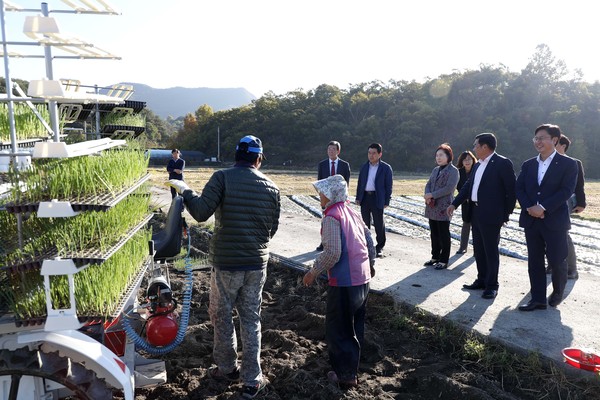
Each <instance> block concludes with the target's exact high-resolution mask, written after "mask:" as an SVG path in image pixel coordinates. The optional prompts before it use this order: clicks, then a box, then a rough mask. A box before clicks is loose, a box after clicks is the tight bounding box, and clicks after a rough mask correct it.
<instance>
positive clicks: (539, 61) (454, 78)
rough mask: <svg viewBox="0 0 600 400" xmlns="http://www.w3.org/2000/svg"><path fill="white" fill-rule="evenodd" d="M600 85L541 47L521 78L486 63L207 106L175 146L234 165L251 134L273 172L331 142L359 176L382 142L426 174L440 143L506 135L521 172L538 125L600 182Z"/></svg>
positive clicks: (465, 145) (501, 139) (391, 154)
mask: <svg viewBox="0 0 600 400" xmlns="http://www.w3.org/2000/svg"><path fill="white" fill-rule="evenodd" d="M599 105H600V83H599V82H595V83H588V82H585V81H583V79H582V74H581V73H580V72H579V71H575V72H570V71H569V70H568V69H567V67H566V65H565V63H564V62H563V61H562V60H558V59H556V58H555V57H554V56H553V54H552V52H551V51H550V49H549V48H548V46H546V45H539V46H538V47H537V49H536V51H535V53H534V54H533V56H532V57H531V59H530V60H529V63H528V65H527V66H526V67H525V68H524V69H523V70H522V71H521V72H520V73H515V72H510V71H509V70H508V69H507V68H506V67H504V66H502V65H500V66H489V65H481V66H480V67H479V69H478V70H467V71H461V72H453V73H451V74H447V75H441V76H439V77H438V78H435V79H430V80H428V81H426V82H424V83H418V82H415V81H410V82H409V81H390V82H388V83H383V82H379V81H374V82H369V83H360V84H355V85H351V86H350V87H349V88H348V89H339V88H338V87H336V86H332V85H327V84H323V85H321V86H319V87H317V88H316V89H313V90H308V91H304V90H297V91H291V92H288V93H286V94H283V95H276V94H274V93H272V92H269V93H267V94H265V95H264V96H262V97H261V98H259V99H256V100H254V101H253V102H252V104H249V105H247V106H243V107H239V108H235V109H230V110H225V111H219V112H216V113H214V112H213V111H212V109H211V108H210V107H209V106H207V105H202V106H200V107H199V108H198V109H197V110H196V112H195V113H194V114H188V115H186V116H185V117H184V119H183V124H182V126H181V127H180V128H179V129H178V130H177V132H176V134H175V135H174V136H173V137H172V138H171V140H170V141H169V145H170V146H172V147H178V148H183V149H189V150H199V151H203V152H205V153H207V154H208V155H211V156H216V154H217V139H218V138H217V132H219V139H220V155H221V159H222V160H223V161H232V160H233V156H234V150H235V144H236V141H237V140H238V139H239V138H240V137H241V136H242V135H245V134H255V135H256V136H258V137H260V138H261V139H262V140H263V143H264V147H265V154H266V156H267V163H268V164H267V165H270V166H275V165H284V164H285V165H291V166H292V167H293V168H315V166H316V164H317V163H318V162H319V161H320V160H321V159H323V158H325V157H326V151H325V150H326V146H327V143H328V141H329V140H338V141H340V142H341V144H342V153H341V157H342V158H343V159H346V160H348V161H349V162H350V163H351V165H352V166H353V170H354V171H356V170H358V168H359V166H360V165H361V164H362V163H364V162H365V161H366V155H367V147H368V146H369V144H370V143H372V142H378V143H381V144H382V146H383V158H384V159H385V160H386V161H387V162H389V163H390V164H391V165H392V166H393V168H394V169H395V170H396V171H403V172H411V171H412V172H428V171H430V170H431V168H432V167H433V166H434V153H435V149H436V148H437V146H438V145H439V144H441V143H446V142H447V143H449V144H450V145H451V146H452V148H453V150H454V152H455V153H456V154H459V153H460V152H462V151H463V150H466V149H471V148H472V143H473V138H474V137H475V135H476V134H478V133H481V132H493V133H495V134H496V136H497V137H498V152H500V153H501V154H504V155H506V156H508V157H509V158H511V159H512V160H513V162H514V164H515V169H516V170H517V171H516V172H517V173H518V169H519V168H520V164H521V163H522V162H523V161H524V160H526V159H528V158H530V157H533V156H535V155H536V154H537V153H536V151H535V149H534V148H533V144H532V142H531V139H532V137H533V132H534V129H535V127H536V126H538V125H540V124H542V123H553V124H558V125H560V127H561V128H562V130H563V132H564V133H565V134H566V135H567V136H569V138H570V139H571V140H572V145H571V148H570V149H569V154H570V155H572V156H573V157H577V158H579V159H581V160H582V161H583V163H584V166H585V167H586V175H587V176H588V177H591V178H598V177H600V163H596V162H594V160H598V159H599V158H600V157H599V156H600V134H599V133H600V132H599V130H600V127H599V123H600V106H599Z"/></svg>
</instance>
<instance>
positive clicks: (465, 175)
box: [456, 150, 477, 254]
mask: <svg viewBox="0 0 600 400" xmlns="http://www.w3.org/2000/svg"><path fill="white" fill-rule="evenodd" d="M476 162H477V158H476V157H475V155H474V154H473V153H471V152H470V151H469V150H466V151H463V152H462V154H461V155H460V156H458V161H457V162H456V168H458V174H459V179H458V184H457V185H456V189H457V190H458V191H459V192H460V189H461V188H462V187H463V185H464V184H465V182H467V180H469V177H470V176H471V171H473V167H474V166H475V163H476ZM460 211H461V214H462V220H463V225H462V230H461V233H460V247H459V248H458V251H457V252H456V254H465V253H466V252H467V247H468V246H469V236H470V233H471V203H470V201H469V200H467V201H465V202H464V203H463V204H462V205H461V206H460Z"/></svg>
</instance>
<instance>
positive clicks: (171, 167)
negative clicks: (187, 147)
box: [167, 149, 185, 197]
mask: <svg viewBox="0 0 600 400" xmlns="http://www.w3.org/2000/svg"><path fill="white" fill-rule="evenodd" d="M171 156H172V158H171V159H170V160H169V163H168V164H167V172H169V179H177V180H180V181H182V180H183V169H184V168H185V160H184V159H183V158H181V152H180V151H179V149H173V150H171ZM175 196H177V191H176V190H175V188H173V187H172V188H171V197H175Z"/></svg>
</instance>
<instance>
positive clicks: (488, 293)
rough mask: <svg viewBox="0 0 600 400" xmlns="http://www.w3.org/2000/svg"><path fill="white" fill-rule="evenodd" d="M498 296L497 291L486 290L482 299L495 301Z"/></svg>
mask: <svg viewBox="0 0 600 400" xmlns="http://www.w3.org/2000/svg"><path fill="white" fill-rule="evenodd" d="M497 295H498V291H497V290H493V289H486V290H484V291H483V294H482V295H481V297H483V298H484V299H494V298H496V296H497Z"/></svg>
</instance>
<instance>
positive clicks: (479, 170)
mask: <svg viewBox="0 0 600 400" xmlns="http://www.w3.org/2000/svg"><path fill="white" fill-rule="evenodd" d="M494 154H496V152H493V153H492V154H490V155H489V156H487V157H486V158H484V159H483V160H479V167H477V171H475V176H474V177H473V190H472V191H471V201H474V202H477V191H478V190H479V184H480V183H481V177H482V176H483V173H484V172H485V169H486V168H487V166H488V164H489V163H490V159H491V158H492V156H493V155H494Z"/></svg>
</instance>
